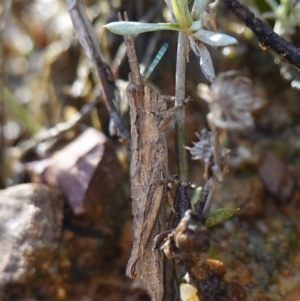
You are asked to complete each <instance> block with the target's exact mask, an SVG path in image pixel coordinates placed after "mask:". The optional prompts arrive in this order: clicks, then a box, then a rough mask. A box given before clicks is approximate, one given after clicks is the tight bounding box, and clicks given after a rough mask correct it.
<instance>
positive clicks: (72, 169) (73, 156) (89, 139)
mask: <svg viewBox="0 0 300 301" xmlns="http://www.w3.org/2000/svg"><path fill="white" fill-rule="evenodd" d="M27 170H28V171H29V173H30V174H31V180H32V181H34V182H42V183H45V184H47V185H49V186H51V187H54V188H60V189H61V190H62V191H63V192H64V194H65V195H66V197H67V200H68V203H69V205H70V207H71V209H72V211H73V212H74V213H75V214H77V215H80V214H84V213H86V212H87V211H88V210H89V209H90V208H91V207H92V206H93V205H95V204H99V200H101V199H102V198H103V197H105V196H107V195H108V194H109V193H111V192H112V191H113V190H114V189H115V187H116V186H117V184H118V183H119V182H120V181H121V179H122V178H123V176H124V169H123V168H122V165H121V164H120V162H119V160H118V158H117V155H116V152H115V148H114V145H113V143H112V142H111V141H110V140H109V139H108V138H107V137H106V136H105V135H104V134H103V133H101V132H99V131H97V130H95V129H93V128H89V129H86V130H85V131H84V132H83V133H82V134H81V135H79V136H78V137H77V138H76V139H75V140H74V141H72V142H70V143H69V144H68V145H67V146H65V147H64V148H62V149H61V150H59V151H57V152H56V153H54V155H53V156H52V157H50V158H48V159H45V160H41V161H36V162H32V163H30V164H27Z"/></svg>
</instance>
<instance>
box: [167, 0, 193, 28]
mask: <svg viewBox="0 0 300 301" xmlns="http://www.w3.org/2000/svg"><path fill="white" fill-rule="evenodd" d="M171 3H172V8H173V13H174V16H175V18H176V20H177V23H178V24H179V26H180V28H181V29H183V30H186V29H188V28H190V27H191V25H192V23H193V19H192V16H191V13H190V11H189V7H188V1H187V0H171Z"/></svg>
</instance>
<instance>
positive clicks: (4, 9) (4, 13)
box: [0, 0, 12, 187]
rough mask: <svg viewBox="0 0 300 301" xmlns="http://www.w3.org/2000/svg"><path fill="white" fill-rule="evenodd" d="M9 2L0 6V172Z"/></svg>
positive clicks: (3, 147) (0, 184)
mask: <svg viewBox="0 0 300 301" xmlns="http://www.w3.org/2000/svg"><path fill="white" fill-rule="evenodd" d="M11 4H12V1H11V0H6V1H3V2H2V3H1V4H0V10H1V13H0V40H1V43H0V170H3V164H4V153H5V137H4V133H3V126H4V124H5V105H4V97H5V95H4V94H5V92H4V84H5V74H4V53H3V33H4V30H5V25H6V23H7V20H8V17H9V15H10V11H11ZM2 186H3V175H2V174H1V172H0V187H2Z"/></svg>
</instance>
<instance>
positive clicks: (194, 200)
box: [190, 186, 202, 210]
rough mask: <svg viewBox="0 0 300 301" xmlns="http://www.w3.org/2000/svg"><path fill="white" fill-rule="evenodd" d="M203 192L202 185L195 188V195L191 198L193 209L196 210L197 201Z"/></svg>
mask: <svg viewBox="0 0 300 301" xmlns="http://www.w3.org/2000/svg"><path fill="white" fill-rule="evenodd" d="M201 192H202V187H201V186H199V187H197V188H196V189H195V191H194V193H193V196H192V198H191V201H190V202H191V206H192V209H193V210H194V209H195V203H196V202H197V201H198V200H199V199H200V197H201Z"/></svg>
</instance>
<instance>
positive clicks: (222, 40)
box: [193, 29, 238, 47]
mask: <svg viewBox="0 0 300 301" xmlns="http://www.w3.org/2000/svg"><path fill="white" fill-rule="evenodd" d="M193 36H194V37H196V38H198V39H199V40H200V41H202V42H203V43H205V44H208V45H211V46H214V47H219V46H229V45H234V44H238V41H237V40H236V39H235V38H233V37H231V36H228V35H227V34H223V33H216V32H212V31H208V30H204V29H199V30H198V31H197V32H195V33H194V34H193Z"/></svg>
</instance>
